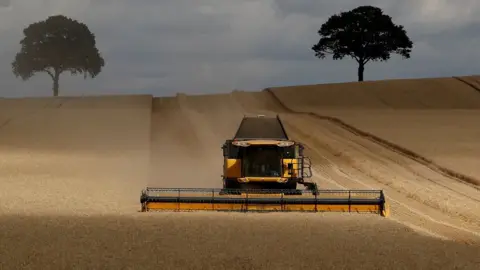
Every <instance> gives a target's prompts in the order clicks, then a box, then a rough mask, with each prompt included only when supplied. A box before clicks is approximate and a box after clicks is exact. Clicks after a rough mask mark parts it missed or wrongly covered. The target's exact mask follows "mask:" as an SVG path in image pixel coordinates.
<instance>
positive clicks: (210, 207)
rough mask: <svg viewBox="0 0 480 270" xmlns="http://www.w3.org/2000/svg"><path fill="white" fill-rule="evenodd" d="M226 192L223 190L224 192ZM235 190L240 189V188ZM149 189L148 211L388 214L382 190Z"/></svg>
mask: <svg viewBox="0 0 480 270" xmlns="http://www.w3.org/2000/svg"><path fill="white" fill-rule="evenodd" d="M222 192H224V193H222ZM236 192H239V191H238V190H237V191H236ZM232 193H234V191H232V192H227V193H226V194H228V195H225V190H224V189H209V188H152V187H149V188H146V189H145V190H143V191H142V193H141V197H140V203H141V207H142V211H143V212H147V211H231V212H357V213H375V214H380V215H381V216H384V217H386V216H388V215H389V209H388V206H387V204H386V202H385V196H384V193H383V191H382V190H318V191H316V192H312V191H310V190H296V191H295V192H293V193H292V190H278V189H277V190H265V189H264V190H241V194H232Z"/></svg>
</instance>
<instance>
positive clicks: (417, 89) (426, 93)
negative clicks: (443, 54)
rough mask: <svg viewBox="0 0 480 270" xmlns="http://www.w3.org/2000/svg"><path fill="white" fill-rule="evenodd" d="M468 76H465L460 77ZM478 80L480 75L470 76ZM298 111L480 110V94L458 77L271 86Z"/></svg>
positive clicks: (281, 98) (468, 78)
mask: <svg viewBox="0 0 480 270" xmlns="http://www.w3.org/2000/svg"><path fill="white" fill-rule="evenodd" d="M459 78H464V77H459ZM465 80H467V81H472V82H473V81H475V80H477V81H478V76H470V77H466V79H465ZM268 89H269V90H271V91H272V92H274V93H275V94H276V96H277V97H278V98H279V99H280V100H282V101H284V102H285V103H286V104H287V105H288V106H289V108H291V109H292V110H294V111H298V112H310V111H311V109H318V108H322V109H480V95H479V93H478V91H477V90H476V89H474V88H472V87H471V86H470V85H468V84H466V83H464V82H463V81H460V80H458V79H456V78H425V79H398V80H384V81H365V82H351V83H335V84H319V85H301V86H291V87H270V88H268Z"/></svg>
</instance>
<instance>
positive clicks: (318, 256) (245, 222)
mask: <svg viewBox="0 0 480 270" xmlns="http://www.w3.org/2000/svg"><path fill="white" fill-rule="evenodd" d="M477 81H478V80H477V78H476V77H468V78H436V79H423V80H394V81H379V82H363V83H350V84H331V85H316V86H298V87H282V88H271V89H267V90H266V91H259V92H246V91H233V92H232V93H228V94H217V95H201V96H190V95H184V94H179V95H177V96H176V97H160V98H157V97H155V98H154V97H152V96H148V95H145V96H104V97H81V98H80V97H78V98H76V97H65V98H63V97H61V98H25V99H0V132H1V135H0V151H1V156H0V202H1V204H0V219H1V220H0V268H1V269H15V268H22V269H38V268H44V269H72V268H82V269H119V268H120V269H138V268H141V269H154V268H157V269H158V268H159V267H162V268H163V269H179V268H181V269H205V268H208V269H210V268H213V269H225V268H229V269H258V268H267V269H297V268H303V267H309V268H312V267H314V268H319V267H321V268H322V269H342V268H346V269H349V268H356V269H385V268H387V267H388V268H392V269H418V268H421V269H439V268H441V269H453V268H458V269H478V268H479V267H480V257H479V256H478V254H479V253H480V196H479V195H480V190H479V185H477V184H476V183H477V182H476V181H477V180H478V179H479V178H480V171H478V168H477V167H478V166H475V159H476V157H477V156H478V155H480V154H478V153H480V152H479V151H478V150H480V147H479V144H478V142H476V140H475V136H476V135H479V125H478V123H480V114H479V113H478V112H479V109H480V92H478V91H477V90H476V89H475V87H476V86H475V83H477ZM472 86H473V87H472ZM244 114H268V115H275V114H279V115H280V117H281V118H282V120H283V121H284V125H285V128H286V131H287V133H288V134H289V136H290V137H291V138H292V139H294V140H297V141H299V142H301V143H303V144H304V145H305V147H306V155H307V156H309V157H310V158H311V159H312V163H313V172H314V177H313V180H314V181H316V182H317V183H318V185H319V187H320V188H329V189H330V188H331V189H383V190H384V191H385V193H386V195H387V200H388V201H389V203H390V205H391V212H392V213H391V216H390V217H389V218H383V217H380V216H374V215H365V214H346V213H322V214H320V213H319V214H299V213H275V214H252V213H248V214H239V213H140V212H138V211H139V209H140V203H139V196H140V191H141V189H143V188H145V187H146V186H157V187H221V186H222V182H221V174H222V159H223V157H222V152H221V149H220V147H221V145H222V144H223V142H224V141H225V140H226V139H229V138H231V137H232V136H233V135H234V133H235V131H236V128H237V127H238V124H239V123H240V120H241V119H242V117H243V115H244ZM332 117H334V118H332ZM476 137H477V138H478V136H476ZM414 154H415V155H414Z"/></svg>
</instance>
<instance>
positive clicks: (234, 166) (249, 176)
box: [140, 115, 388, 216]
mask: <svg viewBox="0 0 480 270" xmlns="http://www.w3.org/2000/svg"><path fill="white" fill-rule="evenodd" d="M222 149H223V156H224V163H223V176H222V177H223V188H219V189H208V188H207V189H205V188H154V187H147V188H146V189H145V190H143V191H142V194H141V198H140V202H141V205H142V211H152V210H157V211H158V210H163V211H196V210H203V211H243V212H248V211H267V212H272V211H301V212H334V211H336V212H368V213H377V214H380V215H382V216H388V207H387V205H386V202H385V196H384V194H383V191H381V190H321V189H320V190H319V189H318V187H317V184H316V183H314V182H308V181H305V179H306V178H310V177H312V171H311V162H310V159H309V158H307V157H305V156H304V155H303V150H304V147H303V145H302V144H300V143H298V142H295V141H293V140H290V138H289V137H288V136H287V133H286V132H285V129H284V127H283V124H282V121H281V120H280V118H279V116H276V117H265V116H263V115H258V116H253V117H247V116H245V117H244V118H243V120H242V122H241V123H240V126H239V128H238V130H237V133H236V134H235V136H234V138H233V139H231V140H227V141H226V142H225V143H224V145H223V147H222ZM298 184H301V185H303V186H304V189H298V187H297V185H298Z"/></svg>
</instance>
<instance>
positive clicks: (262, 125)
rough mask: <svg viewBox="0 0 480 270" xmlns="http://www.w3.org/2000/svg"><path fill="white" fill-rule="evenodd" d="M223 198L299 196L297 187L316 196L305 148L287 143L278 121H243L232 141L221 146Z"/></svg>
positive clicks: (269, 119) (266, 118)
mask: <svg viewBox="0 0 480 270" xmlns="http://www.w3.org/2000/svg"><path fill="white" fill-rule="evenodd" d="M222 149H223V156H224V165H223V176H222V177H223V190H222V194H240V193H242V191H246V190H248V191H249V192H250V193H262V192H264V191H265V190H268V192H269V193H272V192H274V191H275V190H276V191H278V192H284V193H287V194H301V190H299V189H297V184H302V185H303V186H305V187H306V189H308V190H310V191H312V192H314V193H315V192H316V191H317V185H316V184H315V183H314V182H307V181H305V179H307V178H310V177H312V169H311V161H310V159H309V158H308V157H305V156H304V154H303V153H304V151H303V150H304V146H303V145H302V144H300V143H298V142H295V141H293V140H290V139H289V138H288V136H287V133H286V132H285V129H284V127H283V124H282V122H281V121H280V119H279V117H278V116H277V117H275V118H273V117H265V116H257V117H244V118H243V120H242V122H241V123H240V126H239V128H238V130H237V133H236V134H235V136H234V138H233V139H231V140H227V141H226V142H225V143H224V144H223V146H222Z"/></svg>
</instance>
